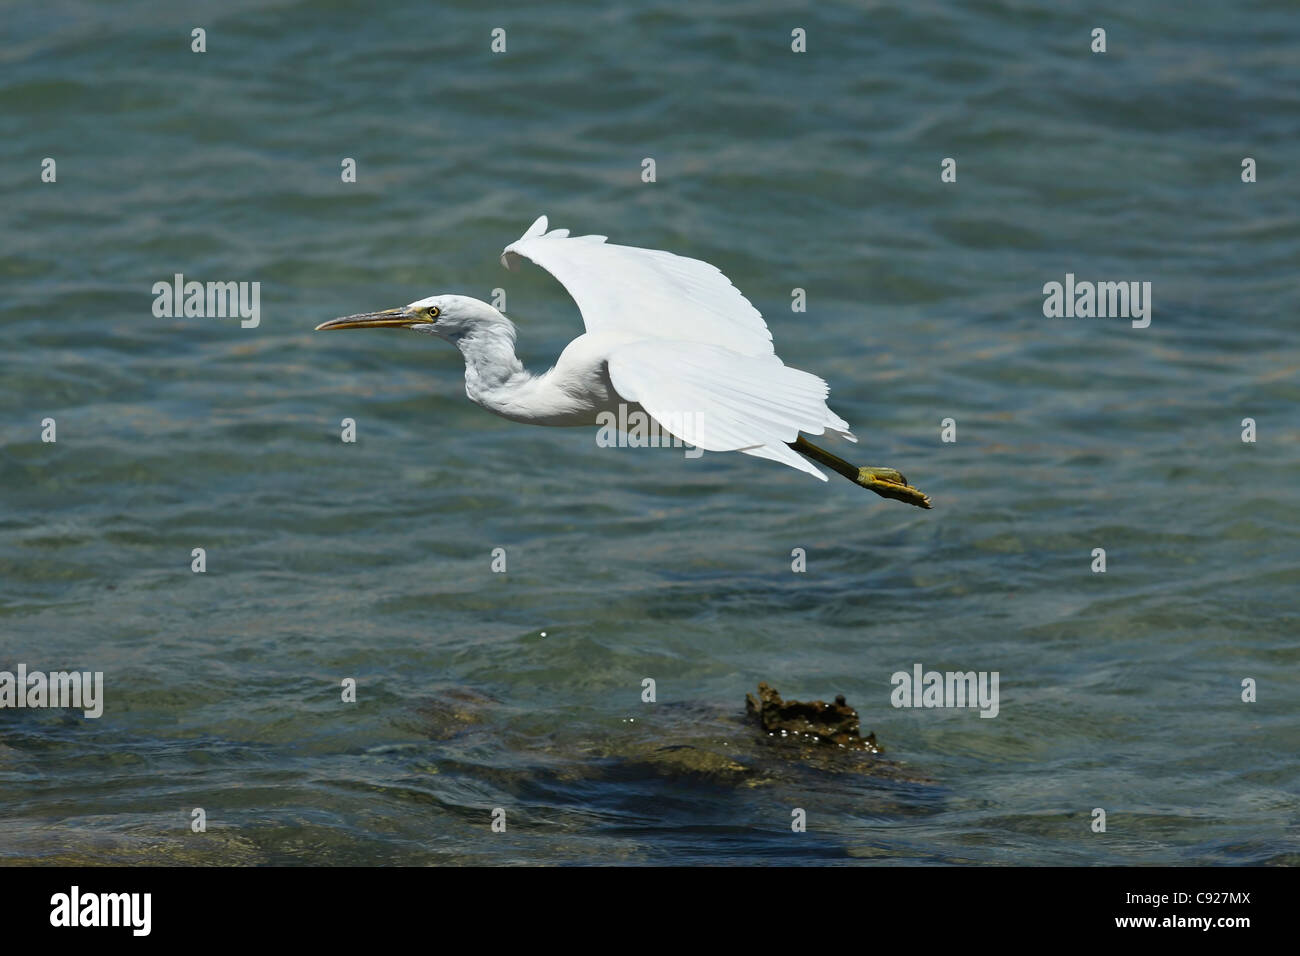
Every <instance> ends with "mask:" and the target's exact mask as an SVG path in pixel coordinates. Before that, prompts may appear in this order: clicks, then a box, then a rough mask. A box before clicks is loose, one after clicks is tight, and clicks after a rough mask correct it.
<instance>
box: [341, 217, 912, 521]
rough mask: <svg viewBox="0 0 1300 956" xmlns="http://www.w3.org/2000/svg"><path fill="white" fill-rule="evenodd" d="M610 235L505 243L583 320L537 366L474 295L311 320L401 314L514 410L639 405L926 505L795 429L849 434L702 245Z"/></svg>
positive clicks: (479, 392)
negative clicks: (687, 253)
mask: <svg viewBox="0 0 1300 956" xmlns="http://www.w3.org/2000/svg"><path fill="white" fill-rule="evenodd" d="M605 240H606V237H605V236H570V235H569V230H567V229H552V230H551V231H550V232H547V222H546V217H545V216H541V217H539V218H538V220H537V221H536V222H534V223H533V224H532V225H531V226H530V227H529V228H528V231H527V232H525V233H524V234H523V235H522V236H521V237H520V238H519V239H517V240H516V241H515V242H512V243H510V245H508V246H506V247H505V249H504V250H503V251H502V253H501V263H502V265H504V266H506V267H507V268H509V269H516V268H518V263H519V258H520V257H521V256H522V257H523V258H525V259H531V260H532V261H533V262H535V263H536V264H537V265H539V266H541V267H542V268H543V269H545V270H546V271H547V272H549V273H551V275H553V276H555V278H556V279H558V280H559V281H560V283H561V284H562V285H563V286H564V287H565V289H567V290H568V292H569V294H570V295H571V296H573V300H574V301H575V302H576V303H577V304H578V309H579V310H580V311H581V312H582V321H583V323H584V324H585V325H586V327H587V331H586V333H585V334H584V335H579V336H578V337H577V338H576V339H574V340H573V341H572V342H570V343H569V345H568V346H567V347H566V348H565V349H564V351H563V352H561V353H560V357H559V359H558V360H557V361H556V363H555V366H554V367H553V368H552V369H550V370H549V371H547V372H544V373H543V374H541V375H533V374H532V373H531V372H528V371H527V370H525V369H524V366H523V364H522V363H521V362H520V361H519V359H518V358H517V357H516V356H515V326H514V324H513V323H512V322H511V321H510V320H509V319H507V318H506V317H505V316H504V315H502V314H501V313H500V312H498V311H497V310H496V309H495V308H493V307H492V306H490V305H488V304H487V303H486V302H480V301H479V300H478V299H472V298H470V297H468V296H463V295H435V296H430V297H429V298H427V299H420V300H419V301H418V302H412V303H411V304H410V305H407V306H404V307H403V308H400V309H387V310H385V311H383V312H366V313H363V314H360V315H347V316H344V317H343V318H340V319H332V320H331V321H329V322H322V323H321V324H320V325H318V326H317V327H316V330H317V331H321V330H325V329H376V328H398V329H411V330H413V331H415V332H425V333H428V334H431V335H436V336H438V337H439V338H443V339H446V340H447V341H448V342H450V343H452V344H453V345H455V346H456V347H457V348H459V349H460V351H461V354H462V355H463V356H464V358H465V394H466V395H468V396H469V399H470V401H472V402H474V403H475V404H478V405H481V406H483V407H484V408H486V409H487V410H488V411H490V412H494V413H495V414H497V415H500V416H501V417H503V418H508V419H510V420H511V421H515V422H524V423H526V424H530V425H596V424H599V422H598V420H597V416H598V415H600V414H601V413H602V412H608V413H612V414H613V415H614V416H615V419H614V420H616V421H621V422H626V421H629V420H632V421H635V420H636V419H635V418H633V413H634V412H643V413H644V414H646V415H648V416H649V417H650V418H651V419H653V420H654V422H655V423H657V424H658V426H659V427H660V428H661V429H662V430H663V431H664V432H667V433H668V434H670V435H674V436H676V437H677V438H680V439H681V440H682V441H683V442H685V443H686V444H688V445H694V446H695V447H697V448H702V449H704V450H706V451H740V452H744V453H745V454H747V455H754V456H756V457H759V458H770V459H772V460H773V461H779V462H781V463H782V464H785V465H789V466H790V467H791V468H797V469H799V470H800V471H805V472H808V473H809V474H811V475H815V476H816V477H817V478H820V479H821V480H822V481H825V480H826V476H825V475H823V474H822V473H821V471H820V470H818V469H817V468H816V467H815V466H814V465H812V464H810V463H809V462H808V461H805V460H804V457H801V456H806V457H807V458H810V459H812V460H813V461H816V462H818V463H820V464H822V465H825V466H826V467H828V468H830V469H832V470H833V471H836V472H838V473H839V474H841V475H843V476H844V477H846V478H848V479H849V480H850V481H852V482H854V483H856V484H858V485H861V486H862V487H863V488H868V489H870V490H871V491H874V492H875V493H876V494H878V495H881V496H883V497H886V498H896V499H898V500H899V501H906V502H907V503H908V504H913V505H917V506H918V507H921V508H929V507H930V499H929V498H928V497H927V496H926V495H924V494H922V493H921V492H920V491H918V490H917V489H915V488H913V487H912V486H911V485H909V484H908V483H907V479H906V478H904V477H903V476H902V475H901V474H899V473H898V472H897V471H895V470H894V469H892V468H874V467H873V468H858V467H856V466H854V465H851V464H849V463H848V462H847V461H845V460H844V459H842V458H839V457H837V456H835V455H832V454H831V453H830V452H828V451H826V450H825V449H822V448H819V447H817V446H816V445H814V444H812V443H811V442H809V441H808V440H807V439H805V438H804V437H803V435H801V434H800V432H807V433H808V434H810V435H820V434H822V433H824V432H827V431H830V432H835V433H836V434H837V435H839V436H840V437H841V438H846V439H848V440H849V441H857V439H856V438H854V437H853V435H852V433H850V431H849V426H848V423H847V422H845V421H844V419H842V418H840V417H839V416H838V415H836V414H835V413H834V412H832V411H831V410H830V409H829V408H828V407H827V406H826V394H827V392H828V391H829V389H828V387H827V385H826V383H825V382H824V381H822V380H821V379H820V378H818V377H817V376H816V375H811V374H809V373H808V372H801V371H800V370H799V369H794V368H790V367H789V366H787V365H786V364H785V363H783V362H782V361H781V360H780V359H779V358H778V357H777V355H776V352H775V351H774V349H773V347H772V333H771V332H769V331H768V328H767V325H766V323H764V321H763V317H762V316H761V315H760V314H759V312H758V310H757V309H755V308H754V307H753V306H752V305H751V304H750V302H749V300H748V299H746V298H745V297H744V296H743V295H741V294H740V291H739V290H738V289H736V287H735V286H733V285H732V284H731V281H730V280H729V279H728V278H727V277H726V276H725V275H723V274H722V273H721V272H720V271H718V270H717V269H716V268H714V267H713V266H711V265H709V264H708V263H707V262H701V261H700V260H698V259H687V258H685V257H683V256H677V255H673V254H672V253H671V252H662V251H660V250H657V249H638V248H634V247H632V246H619V245H615V244H613V243H611V242H606V241H605ZM620 405H622V406H624V409H623V410H624V415H622V416H619V415H618V411H619V406H620ZM606 420H607V421H608V420H609V419H608V418H607V419H606Z"/></svg>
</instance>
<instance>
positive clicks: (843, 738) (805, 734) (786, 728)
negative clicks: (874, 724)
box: [745, 681, 881, 754]
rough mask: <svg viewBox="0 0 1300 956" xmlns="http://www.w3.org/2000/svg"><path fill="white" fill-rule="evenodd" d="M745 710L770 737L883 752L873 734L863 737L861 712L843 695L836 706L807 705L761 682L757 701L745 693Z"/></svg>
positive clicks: (876, 752)
mask: <svg viewBox="0 0 1300 956" xmlns="http://www.w3.org/2000/svg"><path fill="white" fill-rule="evenodd" d="M745 709H746V710H747V711H748V712H749V714H750V716H752V717H757V718H758V722H759V724H760V725H762V727H763V730H764V731H766V732H767V733H769V734H781V735H782V736H792V737H795V738H797V739H803V740H807V741H808V742H809V743H825V744H834V745H836V746H839V747H844V748H846V749H848V750H866V751H869V752H870V753H874V754H878V753H880V749H881V748H880V747H879V746H878V745H877V744H876V735H875V734H874V733H872V734H867V736H866V737H863V736H862V734H861V732H860V726H861V725H860V723H859V721H858V712H857V711H856V710H854V709H853V708H852V707H850V706H849V705H848V704H846V703H845V702H844V695H843V694H841V695H840V696H839V697H836V698H835V703H833V704H828V703H826V702H825V701H820V700H814V701H809V702H807V703H805V702H803V701H798V700H782V699H781V695H780V694H778V693H777V692H776V691H775V690H774V689H773V688H771V687H769V686H768V685H767V683H766V682H765V681H760V682H759V685H758V699H757V700H755V699H754V695H753V694H746V695H745Z"/></svg>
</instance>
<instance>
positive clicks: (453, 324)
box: [316, 295, 510, 342]
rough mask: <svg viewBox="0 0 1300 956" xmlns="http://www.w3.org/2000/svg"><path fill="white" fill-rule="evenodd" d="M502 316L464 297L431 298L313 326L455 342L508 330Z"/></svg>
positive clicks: (435, 296) (507, 324)
mask: <svg viewBox="0 0 1300 956" xmlns="http://www.w3.org/2000/svg"><path fill="white" fill-rule="evenodd" d="M509 324H510V323H509V320H508V319H506V317H505V316H504V315H502V314H501V313H500V312H498V311H497V310H496V309H494V308H493V307H492V306H490V305H488V304H487V303H486V302H480V301H479V300H478V299H473V298H470V297H469V296H467V295H431V296H429V297H428V298H427V299H420V300H418V301H416V302H412V303H411V304H410V305H404V306H402V307H401V308H400V309H385V310H384V311H382V312H362V313H360V314H359V315H345V316H343V317H342V318H339V319H330V320H329V321H328V322H322V323H321V324H320V325H318V326H316V331H317V332H322V331H328V330H332V329H411V330H412V331H415V332H425V333H428V334H429V335H436V336H439V337H440V338H444V339H446V340H447V341H449V342H457V341H459V340H460V339H462V338H464V337H465V336H467V335H470V334H472V333H473V332H474V331H476V330H478V329H482V328H490V327H498V326H501V325H506V326H509Z"/></svg>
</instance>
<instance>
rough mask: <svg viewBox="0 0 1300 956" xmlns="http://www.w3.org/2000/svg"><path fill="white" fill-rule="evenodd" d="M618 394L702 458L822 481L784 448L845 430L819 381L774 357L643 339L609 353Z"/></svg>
mask: <svg viewBox="0 0 1300 956" xmlns="http://www.w3.org/2000/svg"><path fill="white" fill-rule="evenodd" d="M606 364H607V365H608V367H609V378H610V381H611V382H612V383H613V385H614V388H615V389H616V390H617V391H618V394H619V395H621V396H622V397H623V398H625V399H627V400H628V401H631V402H638V403H639V404H640V405H641V406H642V407H643V408H644V409H645V410H646V411H647V412H649V413H650V415H651V416H652V417H653V418H654V419H655V421H657V422H658V423H659V424H660V425H662V426H663V427H664V428H665V429H667V430H668V431H669V432H670V433H671V434H673V435H676V436H677V437H678V438H680V439H682V441H684V442H687V443H688V444H691V445H695V446H696V447H698V448H703V449H705V450H706V451H743V452H745V453H746V454H749V455H757V456H758V457H760V458H771V459H773V460H774V461H779V462H782V463H784V464H787V465H789V466H790V467H791V468H798V469H799V470H800V471H806V472H808V473H809V474H811V475H816V476H817V477H818V478H821V479H822V480H823V481H825V480H826V476H825V475H823V474H822V473H821V472H820V471H818V470H817V469H816V468H815V467H813V465H811V464H809V462H808V461H807V460H806V459H804V458H803V456H801V455H799V454H798V453H797V452H795V451H793V450H792V449H790V448H789V447H787V445H786V442H792V441H794V440H795V439H796V438H798V437H799V433H800V432H808V433H809V434H812V435H820V434H821V433H822V432H824V431H825V430H826V429H828V428H829V429H832V430H834V431H838V432H840V434H842V435H845V436H846V437H848V438H850V439H852V437H853V436H852V435H850V434H849V426H848V423H847V422H845V421H844V420H843V419H842V418H840V417H839V416H838V415H836V414H835V413H834V412H832V411H831V410H830V409H829V408H827V407H826V393H827V391H828V388H827V386H826V383H825V382H823V381H822V380H821V379H820V378H818V377H817V376H816V375H811V374H809V373H808V372H801V371H800V370H799V369H797V368H790V367H789V366H787V365H783V364H782V363H781V360H780V359H779V358H777V357H776V356H775V355H740V354H739V353H737V352H733V351H731V350H730V349H726V348H722V347H721V346H717V345H704V344H701V343H698V342H673V341H668V340H662V339H647V340H644V341H640V342H631V343H629V344H627V345H620V346H618V347H616V348H615V349H613V350H612V351H611V352H610V354H609V358H608V359H607V361H606Z"/></svg>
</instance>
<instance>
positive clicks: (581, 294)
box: [501, 216, 773, 355]
mask: <svg viewBox="0 0 1300 956" xmlns="http://www.w3.org/2000/svg"><path fill="white" fill-rule="evenodd" d="M605 238H606V237H605V236H573V237H570V236H569V230H567V229H553V230H551V231H550V232H547V231H546V217H545V216H540V217H538V219H537V221H536V222H534V223H533V224H532V225H531V226H529V227H528V231H527V232H525V233H524V234H523V235H522V236H521V237H519V239H517V240H515V241H514V242H512V243H510V245H508V246H506V247H505V249H504V250H502V252H501V264H502V265H504V266H505V267H506V268H508V269H514V268H517V267H518V257H519V256H523V257H524V258H525V259H531V260H532V261H533V262H535V263H537V264H538V265H539V266H541V267H542V268H543V269H545V270H546V271H547V272H549V273H550V274H551V275H553V276H555V278H557V279H558V280H560V284H561V285H563V286H564V288H565V289H566V290H568V293H569V295H571V296H573V301H574V302H576V303H578V309H579V310H580V311H581V312H582V321H583V323H584V324H585V325H586V326H587V331H588V332H595V331H596V330H598V329H603V328H610V327H617V328H620V329H627V330H636V331H640V332H644V333H645V335H646V337H647V338H656V339H678V340H680V341H683V342H706V343H709V344H712V345H723V346H726V347H727V348H729V349H731V350H732V351H733V352H739V353H740V354H742V355H772V354H773V351H772V333H771V332H769V331H768V329H767V323H766V322H764V321H763V317H762V316H761V315H760V314H759V312H758V309H756V308H754V307H753V306H752V305H751V304H750V302H749V300H748V299H746V298H745V297H744V296H743V295H741V294H740V290H739V289H737V288H736V287H735V286H734V285H732V284H731V280H729V279H728V278H727V277H726V276H724V275H723V274H722V273H721V272H720V271H718V269H716V268H714V267H713V266H711V265H709V264H708V263H707V262H701V261H700V260H699V259H687V258H686V257H685V256H675V255H673V254H672V253H671V252H661V251H660V250H658V249H637V248H635V247H633V246H618V245H614V244H613V243H610V242H606V241H605Z"/></svg>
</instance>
